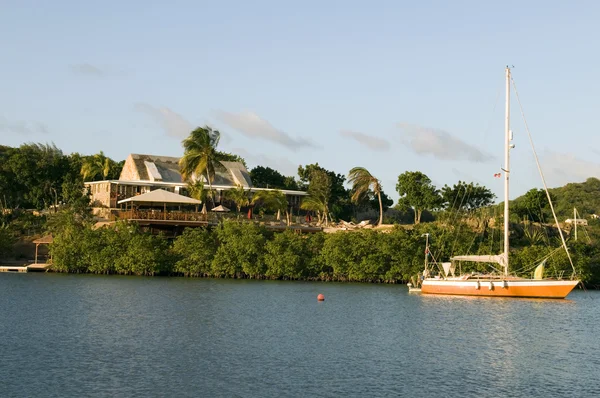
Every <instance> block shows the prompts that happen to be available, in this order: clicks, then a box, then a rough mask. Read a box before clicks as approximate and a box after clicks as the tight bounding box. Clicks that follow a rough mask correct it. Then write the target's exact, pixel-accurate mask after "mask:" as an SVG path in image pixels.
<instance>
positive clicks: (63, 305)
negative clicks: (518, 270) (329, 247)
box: [0, 274, 600, 397]
mask: <svg viewBox="0 0 600 398" xmlns="http://www.w3.org/2000/svg"><path fill="white" fill-rule="evenodd" d="M318 293H323V294H324V295H325V302H317V300H316V296H317V294H318ZM599 304H600V294H598V292H587V293H584V292H581V291H576V292H573V293H572V294H571V295H570V296H569V300H538V299H531V300H522V299H496V298H476V297H453V296H425V295H423V296H421V295H414V294H410V295H409V294H408V293H407V291H406V287H405V286H399V285H370V284H336V283H307V282H262V281H231V280H202V279H183V278H141V277H115V276H110V277H106V276H89V275H83V276H74V275H52V274H47V275H36V274H23V275H13V274H10V275H2V274H0V320H1V322H0V335H1V336H2V337H3V338H1V339H0V354H1V356H2V361H1V362H0V380H2V381H3V382H2V394H1V395H2V396H54V397H63V396H144V397H146V396H228V397H230V396H244V397H245V396H259V397H280V396H361V397H364V396H369V397H376V396H399V395H409V394H410V395H412V396H478V397H480V396H493V397H495V396H511V397H512V396H523V397H547V396H590V395H594V394H595V393H596V390H597V388H596V381H595V379H596V377H597V375H598V369H599V365H600V362H599V360H598V352H599V349H600V343H599V340H598V339H597V338H596V333H595V320H596V319H598V316H599V315H600V309H599V308H600V306H599ZM6 336H8V338H4V337H6Z"/></svg>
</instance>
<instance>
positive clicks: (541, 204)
mask: <svg viewBox="0 0 600 398" xmlns="http://www.w3.org/2000/svg"><path fill="white" fill-rule="evenodd" d="M553 196H554V195H552V194H551V195H550V197H551V198H552V199H553V201H554V198H553ZM513 212H514V213H516V214H517V215H518V216H519V218H520V219H527V220H529V221H533V222H547V221H548V220H552V219H553V218H552V213H551V212H550V203H549V202H548V197H547V195H546V191H545V190H543V189H535V188H534V189H530V190H529V191H527V192H526V193H525V195H523V196H521V197H520V198H518V199H517V200H515V202H514V205H513Z"/></svg>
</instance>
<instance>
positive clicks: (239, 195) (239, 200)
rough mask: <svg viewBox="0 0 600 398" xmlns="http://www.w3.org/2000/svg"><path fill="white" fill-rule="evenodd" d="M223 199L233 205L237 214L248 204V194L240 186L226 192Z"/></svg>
mask: <svg viewBox="0 0 600 398" xmlns="http://www.w3.org/2000/svg"><path fill="white" fill-rule="evenodd" d="M225 197H226V198H227V199H229V200H231V201H232V202H233V203H235V207H236V208H237V212H238V213H239V212H240V211H241V210H242V207H244V206H248V205H249V204H250V197H249V192H248V191H247V190H246V189H244V187H243V186H241V185H238V186H237V187H236V188H235V189H230V190H229V191H226V192H225Z"/></svg>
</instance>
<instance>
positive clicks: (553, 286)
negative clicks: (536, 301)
mask: <svg viewBox="0 0 600 398" xmlns="http://www.w3.org/2000/svg"><path fill="white" fill-rule="evenodd" d="M578 283H579V281H576V280H575V281H570V280H543V279H542V280H535V279H515V280H510V279H509V280H489V279H488V280H486V279H479V280H477V279H472V280H451V279H450V280H448V279H425V280H424V281H423V284H422V286H421V293H423V294H446V295H459V296H482V297H524V298H525V297H526V298H552V299H564V298H565V297H567V295H568V294H569V293H570V292H571V290H573V288H575V286H577V284H578Z"/></svg>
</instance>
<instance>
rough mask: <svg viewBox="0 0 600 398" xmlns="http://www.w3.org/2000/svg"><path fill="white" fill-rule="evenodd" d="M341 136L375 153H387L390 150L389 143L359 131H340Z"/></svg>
mask: <svg viewBox="0 0 600 398" xmlns="http://www.w3.org/2000/svg"><path fill="white" fill-rule="evenodd" d="M340 135H341V136H342V137H346V138H351V139H353V140H355V141H357V142H358V143H359V144H362V145H364V146H366V147H367V148H370V149H373V150H374V151H387V150H388V149H389V148H390V143H389V141H387V140H384V139H383V138H378V137H374V136H372V135H367V134H363V133H359V132H357V131H350V130H342V131H340Z"/></svg>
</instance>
